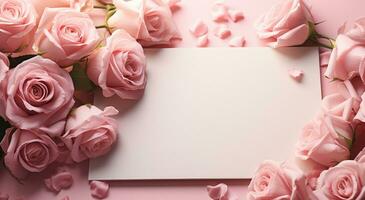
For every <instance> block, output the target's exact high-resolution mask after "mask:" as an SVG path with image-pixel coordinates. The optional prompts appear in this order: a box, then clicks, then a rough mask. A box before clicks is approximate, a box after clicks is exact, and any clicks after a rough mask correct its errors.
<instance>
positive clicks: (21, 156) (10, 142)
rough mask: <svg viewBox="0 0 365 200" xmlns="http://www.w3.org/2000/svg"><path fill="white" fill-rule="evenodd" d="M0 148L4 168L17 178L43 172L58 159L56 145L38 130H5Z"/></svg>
mask: <svg viewBox="0 0 365 200" xmlns="http://www.w3.org/2000/svg"><path fill="white" fill-rule="evenodd" d="M1 148H2V149H3V151H4V152H5V157H4V163H5V166H6V167H7V168H8V169H9V170H10V172H11V173H12V174H13V175H14V176H15V177H17V178H24V177H25V176H26V175H27V174H28V173H29V172H41V171H43V170H44V169H45V168H46V167H47V166H48V165H49V164H50V163H52V162H53V161H55V160H56V159H57V157H58V150H57V145H56V144H55V143H54V142H53V141H52V139H51V138H50V137H49V136H48V135H47V134H45V133H43V132H41V131H39V130H21V129H15V128H10V129H7V130H6V134H5V136H4V138H3V140H2V141H1Z"/></svg>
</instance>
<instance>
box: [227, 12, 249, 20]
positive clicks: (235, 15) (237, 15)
mask: <svg viewBox="0 0 365 200" xmlns="http://www.w3.org/2000/svg"><path fill="white" fill-rule="evenodd" d="M228 14H229V17H230V18H231V20H232V21H233V22H238V21H241V20H243V19H244V18H245V16H244V15H243V12H242V11H240V10H236V9H229V11H228Z"/></svg>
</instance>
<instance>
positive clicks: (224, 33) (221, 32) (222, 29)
mask: <svg viewBox="0 0 365 200" xmlns="http://www.w3.org/2000/svg"><path fill="white" fill-rule="evenodd" d="M214 35H215V36H217V37H219V38H220V39H226V38H227V37H229V36H231V30H229V29H228V27H227V26H225V25H221V26H218V27H216V29H215V31H214Z"/></svg>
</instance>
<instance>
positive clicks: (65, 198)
mask: <svg viewBox="0 0 365 200" xmlns="http://www.w3.org/2000/svg"><path fill="white" fill-rule="evenodd" d="M61 200H71V199H70V197H69V196H65V197H63V198H62V199H61Z"/></svg>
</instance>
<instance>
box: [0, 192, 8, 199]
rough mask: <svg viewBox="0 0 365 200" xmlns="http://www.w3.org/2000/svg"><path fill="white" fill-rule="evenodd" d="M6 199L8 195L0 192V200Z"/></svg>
mask: <svg viewBox="0 0 365 200" xmlns="http://www.w3.org/2000/svg"><path fill="white" fill-rule="evenodd" d="M8 199H9V195H8V194H3V193H0V200H8Z"/></svg>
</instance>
